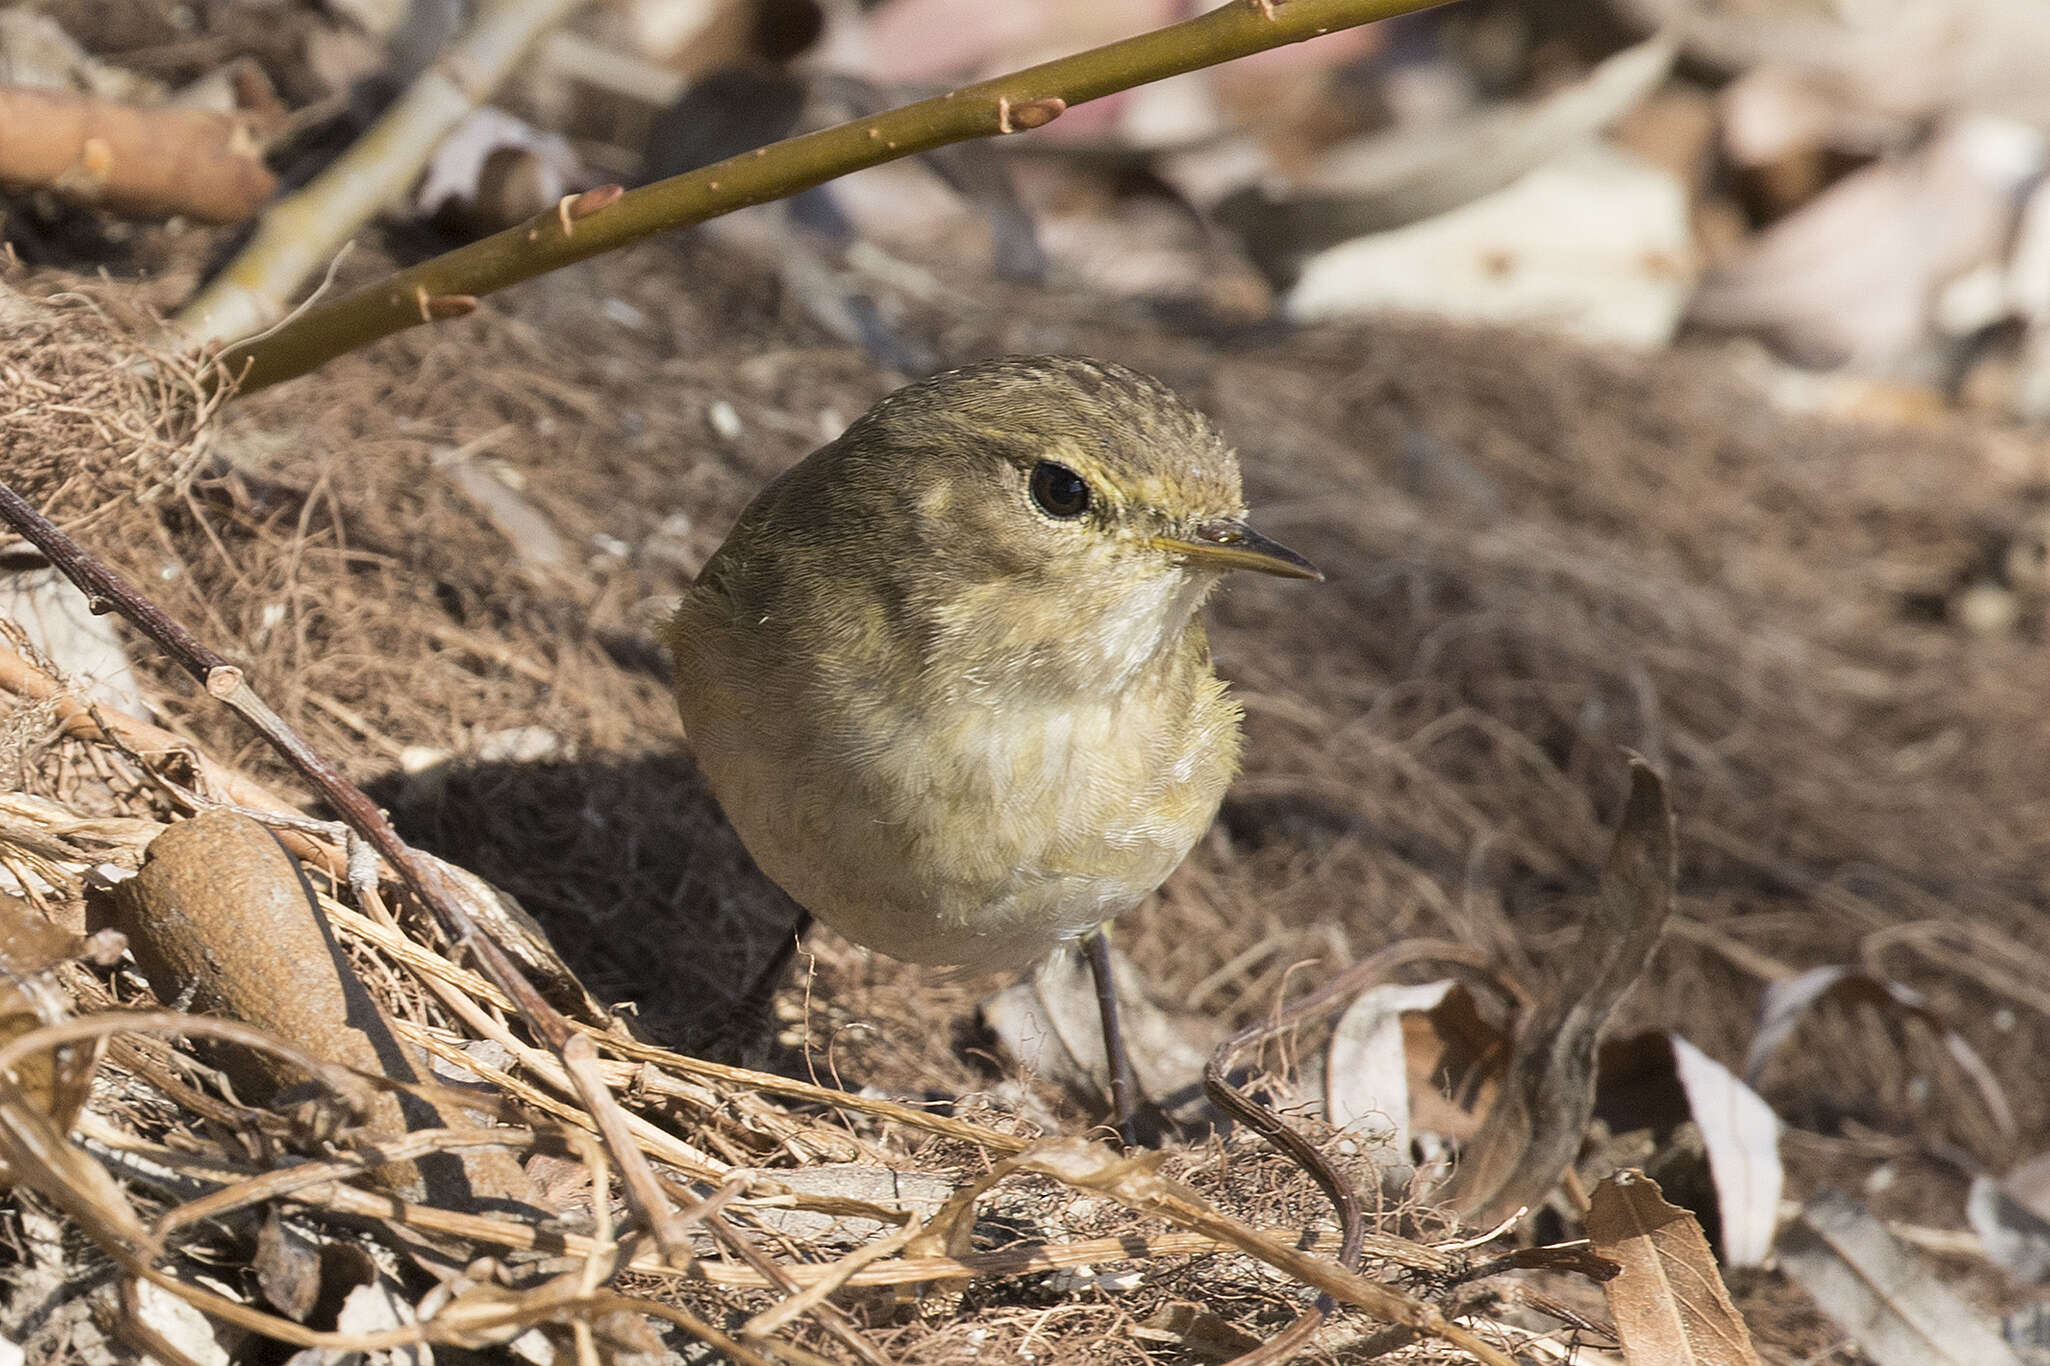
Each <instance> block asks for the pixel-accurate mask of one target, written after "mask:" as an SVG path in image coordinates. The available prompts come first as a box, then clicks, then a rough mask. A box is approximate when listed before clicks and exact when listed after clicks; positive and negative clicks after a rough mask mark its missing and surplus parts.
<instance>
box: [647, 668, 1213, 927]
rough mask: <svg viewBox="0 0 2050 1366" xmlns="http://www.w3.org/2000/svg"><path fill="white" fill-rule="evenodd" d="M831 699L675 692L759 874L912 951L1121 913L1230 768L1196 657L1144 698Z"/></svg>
mask: <svg viewBox="0 0 2050 1366" xmlns="http://www.w3.org/2000/svg"><path fill="white" fill-rule="evenodd" d="M834 691H835V695H834V696H833V697H831V698H830V699H822V698H821V696H820V695H819V694H818V693H813V694H812V695H811V696H810V697H808V698H806V699H804V700H803V701H802V702H799V701H798V700H797V699H786V700H784V702H783V704H781V705H779V704H778V702H777V701H776V700H775V699H770V698H766V697H759V696H757V697H753V698H748V699H742V698H740V697H738V696H735V695H734V694H732V693H728V692H724V691H723V690H719V689H713V690H711V691H710V693H708V694H707V695H706V696H705V698H704V699H703V701H704V703H706V705H701V706H698V707H695V708H694V707H693V706H692V705H691V703H690V701H689V700H686V703H685V719H686V725H687V727H688V728H689V730H690V731H691V735H692V741H693V746H694V748H696V750H697V752H698V755H699V762H700V765H701V767H702V768H703V769H704V771H705V774H706V776H707V778H708V780H709V781H710V782H711V784H712V788H713V791H714V793H715V795H716V796H717V797H718V798H719V801H720V804H721V805H722V806H723V807H724V808H725V810H726V812H727V815H728V817H729V818H730V819H731V820H732V821H733V824H734V826H735V828H736V829H737V830H739V832H740V835H741V838H742V839H743V840H744V841H745V842H746V844H747V846H748V848H749V850H750V851H751V852H752V853H753V854H754V856H755V859H756V861H757V862H758V863H759V864H760V865H761V867H762V869H763V871H764V872H765V873H767V874H768V875H769V876H770V877H771V878H773V879H774V880H775V881H776V882H777V883H778V884H779V885H781V886H782V887H783V888H784V890H786V891H788V892H789V893H790V894H791V896H792V897H794V898H795V899H796V900H797V901H798V902H799V904H801V905H803V906H805V907H806V908H807V909H809V910H810V911H811V912H812V913H813V914H814V915H816V916H817V917H818V918H819V919H821V920H823V921H825V922H826V923H827V924H829V925H831V926H833V927H834V928H835V929H837V930H839V931H840V932H841V933H843V934H845V935H847V936H848V937H849V938H851V939H853V940H855V941H857V942H859V943H862V944H866V945H868V946H870V947H872V948H875V949H877V950H879V951H881V952H883V953H886V954H889V955H890V956H892V957H896V958H902V959H905V960H908V961H912V962H919V963H933V964H949V965H964V966H972V967H1006V966H1016V965H1022V964H1024V963H1029V962H1030V961H1032V960H1033V959H1035V958H1037V957H1040V956H1042V955H1043V954H1044V953H1046V952H1047V951H1048V950H1050V949H1051V948H1052V947H1053V946H1054V945H1055V944H1056V943H1058V942H1059V941H1060V940H1062V939H1065V938H1071V937H1073V936H1074V935H1077V934H1080V933H1082V932H1083V931H1085V930H1088V929H1089V928H1091V927H1093V926H1095V925H1097V924H1100V923H1102V922H1103V921H1105V920H1107V919H1110V918H1111V917H1113V916H1115V915H1118V914H1120V913H1121V912H1123V911H1125V910H1128V909H1130V908H1131V907H1132V906H1133V905H1135V904H1137V903H1138V902H1139V901H1141V900H1143V899H1144V898H1145V897H1146V896H1147V895H1148V894H1149V893H1150V892H1152V891H1153V889H1154V888H1155V887H1157V886H1159V884H1160V883H1161V882H1162V881H1163V880H1164V879H1165V878H1166V877H1167V875H1168V874H1169V873H1170V872H1172V871H1173V870H1174V867H1175V865H1176V864H1178V863H1180V862H1181V860H1182V858H1183V857H1184V856H1185V855H1186V854H1187V853H1188V851H1189V848H1190V847H1191V846H1192V845H1193V844H1194V843H1195V841H1196V840H1197V838H1198V837H1200V836H1201V834H1202V832H1203V830H1204V829H1205V828H1206V827H1207V826H1208V825H1209V823H1210V821H1211V820H1212V818H1213V817H1214V816H1215V814H1216V810H1217V805H1218V801H1219V799H1220V798H1221V797H1222V795H1223V791H1224V787H1225V785H1226V784H1227V783H1228V782H1229V781H1230V778H1231V775H1232V772H1233V770H1234V768H1235V767H1236V760H1237V750H1238V711H1237V708H1236V707H1235V706H1234V705H1233V704H1232V703H1231V702H1230V701H1229V700H1228V699H1227V698H1226V697H1225V695H1224V690H1223V688H1222V686H1221V685H1220V684H1219V683H1218V682H1217V680H1216V679H1215V678H1214V677H1213V676H1212V675H1211V674H1210V672H1209V670H1208V668H1207V667H1196V668H1186V669H1182V668H1178V669H1175V670H1174V671H1173V676H1172V681H1171V683H1168V682H1166V681H1163V686H1160V687H1155V688H1151V689H1146V690H1144V691H1145V693H1146V696H1147V700H1146V701H1144V702H1141V701H1138V700H1135V694H1136V693H1138V692H1139V691H1140V690H1136V689H1135V690H1133V691H1132V692H1131V693H1128V694H1126V695H1123V696H1112V697H1101V698H1092V699H1086V700H1080V701H1068V702H1064V703H1060V704H1053V703H1047V702H1032V703H1025V704H1021V703H1018V702H1016V701H1013V702H1011V703H1009V704H1007V705H1005V706H1002V707H997V706H990V705H984V704H981V703H977V702H973V701H966V702H955V703H950V704H948V705H945V706H942V707H935V708H933V709H931V710H928V711H926V712H924V713H923V714H921V715H917V716H912V717H906V716H904V715H902V714H901V713H899V712H898V711H897V710H896V709H895V708H886V707H882V706H878V705H875V704H874V703H873V702H872V701H869V700H864V699H863V698H862V697H861V696H860V695H859V694H858V693H852V694H850V693H848V692H847V691H845V690H834ZM722 698H723V701H722V700H721V699H722ZM693 711H696V712H697V714H696V715H695V716H694V715H692V713H693Z"/></svg>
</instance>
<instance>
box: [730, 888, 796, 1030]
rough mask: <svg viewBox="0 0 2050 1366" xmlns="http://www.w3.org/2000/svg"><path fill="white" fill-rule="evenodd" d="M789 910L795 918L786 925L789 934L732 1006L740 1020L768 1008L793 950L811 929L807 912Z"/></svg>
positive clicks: (792, 956)
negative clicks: (788, 928)
mask: <svg viewBox="0 0 2050 1366" xmlns="http://www.w3.org/2000/svg"><path fill="white" fill-rule="evenodd" d="M793 909H794V910H796V912H797V918H796V919H795V920H793V921H791V922H790V933H788V934H786V935H784V936H783V942H782V943H781V944H779V945H778V946H777V948H776V952H775V954H774V955H773V956H772V957H771V958H770V959H769V961H768V963H767V965H766V966H764V967H763V968H762V970H761V971H760V972H758V973H756V974H755V979H754V981H753V982H751V983H750V984H749V985H748V988H747V990H746V992H744V993H743V994H742V995H741V996H740V998H739V999H738V1000H737V1001H736V1002H735V1003H734V1007H735V1011H736V1013H737V1014H738V1015H740V1016H741V1017H743V1018H745V1017H747V1016H750V1015H753V1014H754V1013H755V1012H756V1011H758V1010H759V1011H766V1010H767V1009H768V1008H769V1002H770V1000H772V999H773V998H774V997H775V995H776V988H777V987H779V986H781V985H782V983H783V974H784V973H785V972H787V971H789V969H790V960H791V959H793V958H795V957H796V956H797V946H798V945H799V944H800V943H802V942H803V941H804V936H805V933H806V932H807V931H809V930H810V929H811V925H812V919H811V912H810V911H807V910H806V909H805V908H804V907H802V906H794V907H793Z"/></svg>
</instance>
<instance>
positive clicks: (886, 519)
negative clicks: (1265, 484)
mask: <svg viewBox="0 0 2050 1366" xmlns="http://www.w3.org/2000/svg"><path fill="white" fill-rule="evenodd" d="M821 455H822V456H824V457H827V462H828V464H829V465H830V475H829V477H830V479H831V484H832V488H833V492H832V495H831V502H832V503H834V504H835V505H836V506H837V508H838V509H839V512H838V514H837V515H840V516H842V517H845V518H849V519H851V520H853V521H856V522H858V523H859V524H860V525H861V526H862V527H863V528H864V530H863V532H862V534H861V536H860V538H859V543H858V545H859V548H857V546H855V545H849V544H848V543H847V542H846V541H845V540H844V539H842V540H841V544H842V546H843V548H844V550H846V551H850V552H853V553H859V554H862V555H863V556H864V557H865V558H866V557H868V556H873V557H875V558H876V559H878V560H881V561H884V562H886V564H887V576H888V578H889V580H890V582H891V583H892V585H893V586H894V588H895V589H896V592H897V595H898V597H899V599H900V600H901V602H902V603H903V604H904V605H905V607H906V609H907V616H908V617H909V618H910V619H911V620H913V621H915V622H916V623H917V624H918V625H919V626H920V627H921V628H922V629H924V630H925V631H926V632H927V633H928V638H929V643H930V646H931V647H932V648H933V649H934V651H935V652H936V653H940V654H946V655H950V656H951V660H950V662H952V663H954V664H956V665H957V666H960V667H964V668H967V669H971V670H973V669H980V670H982V671H984V672H985V673H990V672H992V671H995V672H1000V673H1002V674H1004V675H1006V676H1007V677H1008V678H1012V679H1016V678H1021V677H1040V678H1043V679H1044V681H1045V682H1046V683H1047V684H1048V685H1049V686H1051V687H1055V688H1075V687H1090V686H1103V687H1113V688H1114V687H1121V686H1123V685H1124V683H1125V682H1126V681H1128V680H1129V679H1130V678H1131V677H1132V676H1133V675H1134V674H1135V673H1136V672H1137V671H1138V670H1139V669H1141V668H1143V667H1144V665H1145V664H1146V663H1147V662H1148V661H1150V660H1152V659H1154V658H1157V657H1158V656H1159V654H1160V653H1161V651H1162V650H1164V649H1166V648H1168V647H1169V646H1170V645H1173V644H1175V643H1177V642H1178V641H1179V640H1180V639H1181V637H1182V634H1183V632H1184V631H1186V629H1187V628H1188V627H1189V625H1190V623H1191V621H1192V619H1193V617H1194V615H1195V612H1196V609H1197V608H1198V607H1200V606H1201V605H1202V602H1203V599H1204V598H1205V597H1206V596H1207V595H1208V593H1209V591H1210V589H1211V588H1212V587H1213V586H1215V584H1216V583H1217V581H1218V579H1219V578H1220V577H1222V576H1223V575H1224V574H1225V573H1226V572H1228V571H1231V570H1252V571H1255V572H1258V573H1264V574H1275V575H1280V576H1283V577H1286V578H1297V579H1317V578H1321V577H1322V575H1321V574H1319V573H1318V572H1317V570H1316V569H1315V568H1314V567H1313V566H1312V565H1311V564H1310V562H1309V561H1307V560H1305V559H1304V558H1303V557H1302V556H1300V555H1298V554H1296V553H1295V552H1294V551H1292V550H1290V549H1288V548H1287V547H1285V546H1283V545H1281V544H1279V543H1278V542H1275V541H1272V540H1269V539H1268V538H1267V537H1265V536H1263V535H1261V534H1260V533H1259V532H1257V531H1255V530H1253V528H1252V527H1250V526H1249V525H1247V523H1246V520H1245V516H1246V508H1245V500H1244V496H1243V494H1242V493H1241V490H1240V484H1239V466H1238V460H1237V458H1236V457H1235V456H1234V455H1233V454H1232V452H1231V450H1230V448H1229V447H1227V446H1226V445H1225V443H1224V441H1223V440H1222V438H1220V437H1219V436H1218V434H1217V431H1216V429H1215V428H1213V427H1212V426H1211V425H1210V423H1209V422H1208V421H1207V420H1205V419H1204V417H1203V416H1202V415H1201V414H1199V413H1197V412H1196V411H1195V410H1194V409H1192V408H1190V407H1189V406H1188V405H1187V404H1186V403H1184V402H1183V401H1182V400H1181V399H1180V398H1179V397H1177V396H1176V395H1175V394H1174V392H1173V391H1172V390H1170V389H1168V388H1167V387H1166V386H1165V385H1163V384H1161V383H1160V382H1159V381H1158V380H1155V379H1152V378H1149V377H1148V376H1145V375H1141V374H1139V373H1137V372H1135V371H1132V370H1128V369H1126V368H1125V367H1123V366H1121V365H1115V364H1111V363H1109V362H1105V361H1098V360H1090V359H1084V358H1081V357H1068V356H1033V357H1016V358H1006V359H1001V360H992V361H985V362H982V363H980V364H976V365H970V366H967V367H964V368H962V369H959V370H953V371H949V372H947V373H945V374H941V375H936V376H934V377H933V378H931V379H927V380H924V381H922V382H920V383H918V384H914V385H911V386H910V387H908V388H906V389H902V390H899V391H898V392H897V393H895V394H892V395H891V396H890V397H888V398H886V399H884V400H883V401H882V402H881V403H879V404H877V405H876V406H875V407H874V408H873V409H871V410H870V411H869V412H868V413H867V414H865V415H864V416H863V417H861V418H860V419H859V420H858V421H857V422H855V424H854V425H853V426H852V427H850V428H849V429H848V430H847V432H846V433H845V434H844V435H843V436H842V437H841V438H840V439H839V441H837V442H835V443H834V445H833V446H832V447H828V448H827V450H826V451H824V452H821ZM836 539H839V538H836Z"/></svg>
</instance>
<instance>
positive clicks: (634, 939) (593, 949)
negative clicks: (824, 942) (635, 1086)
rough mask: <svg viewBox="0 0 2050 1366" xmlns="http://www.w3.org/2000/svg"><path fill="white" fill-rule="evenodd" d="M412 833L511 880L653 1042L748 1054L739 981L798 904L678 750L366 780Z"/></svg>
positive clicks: (756, 1045)
mask: <svg viewBox="0 0 2050 1366" xmlns="http://www.w3.org/2000/svg"><path fill="white" fill-rule="evenodd" d="M371 792H372V795H373V797H374V798H375V799H376V800H377V801H379V802H380V803H381V804H383V805H385V806H386V807H387V808H388V809H389V810H390V811H391V813H392V818H393V821H394V823H395V824H396V825H397V826H398V828H399V832H400V833H401V834H402V835H404V836H405V837H406V838H407V839H408V840H410V841H412V842H414V843H416V844H418V845H419V846H420V847H422V848H424V849H428V850H430V851H432V852H433V853H435V854H438V855H440V856H441V857H443V858H445V859H448V860H450V861H452V862H455V863H458V864H461V865H462V866H463V867H465V868H468V869H470V870H471V871H473V872H475V873H477V874H478V875H479V876H481V877H484V878H486V879H487V880H489V881H490V882H491V883H493V884H494V885H495V886H497V887H499V888H501V889H503V890H505V891H508V892H511V893H512V894H513V895H514V896H515V897H517V898H518V899H519V901H520V904H521V905H522V906H524V907H525V908H526V910H527V912H528V913H529V914H530V915H532V916H533V917H534V919H535V920H536V921H538V922H539V923H540V925H541V927H542V929H543V930H544V931H546V933H547V934H548V937H549V939H550V940H551V941H552V942H553V943H554V944H555V947H556V949H557V951H558V952H560V953H561V954H562V956H563V958H564V960H565V961H567V962H568V963H569V965H570V967H571V968H572V969H573V970H574V971H575V972H576V973H577V975H578V976H579V977H581V978H582V979H583V981H584V984H585V986H587V987H588V988H590V990H591V991H592V992H593V993H595V994H596V995H597V996H598V998H599V999H600V1000H602V1001H604V1002H605V1003H606V1004H608V1005H611V1006H615V1007H623V1008H625V1009H627V1010H629V1011H631V1012H633V1015H634V1018H635V1019H636V1021H637V1028H638V1031H639V1032H640V1033H641V1034H642V1035H643V1036H644V1037H646V1038H648V1039H649V1040H650V1041H652V1042H657V1043H661V1044H665V1045H668V1046H671V1047H678V1048H683V1049H686V1050H689V1051H693V1052H698V1053H700V1054H702V1055H708V1056H722V1057H726V1058H730V1059H738V1058H742V1057H746V1058H748V1059H751V1060H753V1061H755V1062H757V1063H759V1062H760V1061H761V1060H762V1057H763V1055H764V1054H765V1053H766V1052H767V1051H768V1050H769V1049H770V1047H771V1044H772V1040H773V1036H774V1033H775V1030H774V1027H773V1023H772V1021H771V1020H770V1019H769V1017H768V1014H767V1011H766V1003H765V1000H764V999H762V998H761V997H759V996H758V997H757V998H756V999H755V1000H753V1001H748V1000H747V999H746V997H747V996H748V992H749V988H750V986H751V985H752V984H753V983H754V982H755V981H756V980H757V979H758V978H760V977H761V976H762V974H763V973H764V972H765V971H766V970H767V969H769V968H770V967H771V966H773V961H774V959H775V958H776V956H777V954H778V951H779V950H781V949H783V948H784V947H786V945H787V943H788V939H789V934H790V927H791V924H792V921H793V918H794V916H795V915H796V906H795V904H794V903H792V902H791V901H790V899H789V898H788V897H787V896H785V895H784V893H783V892H782V890H781V889H780V888H778V887H777V886H776V885H775V884H774V883H772V882H770V881H769V880H768V879H767V878H766V877H764V876H763V875H762V874H761V873H760V871H758V870H757V869H756V868H755V866H754V864H753V862H752V861H751V860H750V859H749V858H748V856H747V853H746V851H745V850H744V849H743V848H742V847H741V844H740V841H739V839H738V838H737V837H736V836H735V835H734V833H733V831H732V829H731V828H730V827H729V826H728V825H727V824H726V821H725V818H724V817H723V816H721V815H720V814H719V810H718V808H717V806H716V805H715V804H714V802H713V800H712V797H711V794H710V793H709V792H708V791H707V790H706V788H705V786H704V783H703V780H702V779H701V778H700V777H699V775H698V772H697V768H696V766H695V765H694V764H692V762H691V761H690V760H689V759H688V758H686V757H684V756H681V755H674V756H671V755H649V756H645V757H639V758H627V759H597V760H588V761H570V762H539V763H511V762H503V763H492V762H474V763H464V762H461V761H451V762H449V763H446V764H442V765H438V766H436V767H434V768H432V769H429V770H427V771H425V772H423V773H419V774H397V773H394V774H389V775H387V776H385V777H383V778H381V779H379V780H378V781H377V782H376V783H375V784H373V785H372V788H371Z"/></svg>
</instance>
